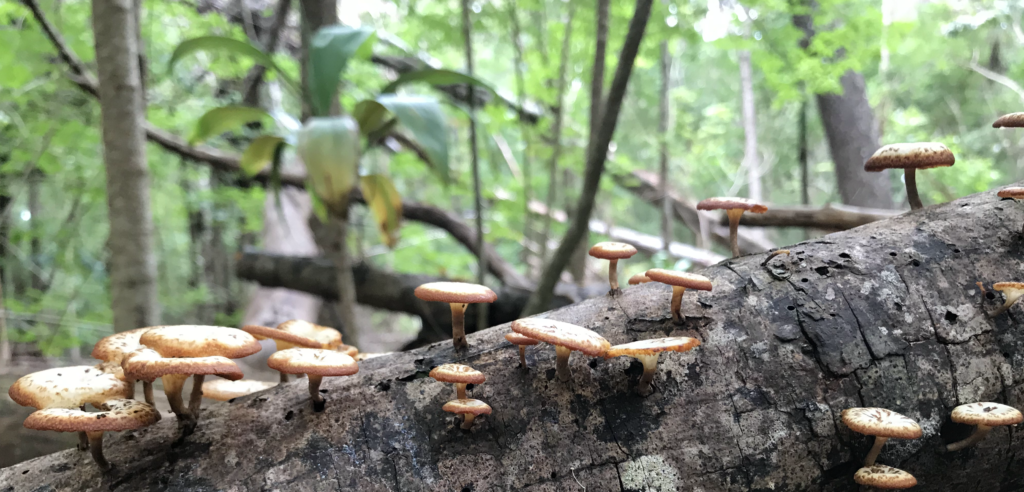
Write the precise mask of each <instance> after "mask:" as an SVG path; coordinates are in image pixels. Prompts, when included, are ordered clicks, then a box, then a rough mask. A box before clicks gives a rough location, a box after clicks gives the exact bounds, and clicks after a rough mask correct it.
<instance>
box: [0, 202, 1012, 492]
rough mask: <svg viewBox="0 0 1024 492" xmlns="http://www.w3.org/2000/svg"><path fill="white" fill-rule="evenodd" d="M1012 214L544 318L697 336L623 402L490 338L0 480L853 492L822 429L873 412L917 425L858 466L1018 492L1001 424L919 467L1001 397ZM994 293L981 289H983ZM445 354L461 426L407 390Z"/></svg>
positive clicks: (848, 471)
mask: <svg viewBox="0 0 1024 492" xmlns="http://www.w3.org/2000/svg"><path fill="white" fill-rule="evenodd" d="M1022 222H1024V208H1022V207H1019V206H1017V205H1016V204H1014V203H1007V202H1001V201H999V199H998V198H997V197H996V196H995V194H994V193H982V194H979V195H974V196H971V197H967V198H964V199H960V200H956V201H954V202H952V203H949V204H946V205H941V206H935V207H929V208H925V209H923V210H919V211H914V212H909V213H906V214H903V215H900V216H898V217H895V218H893V219H889V220H885V221H880V222H875V223H872V224H869V225H866V226H863V227H860V228H857V229H854V230H850V231H845V232H841V233H836V234H832V235H829V236H826V237H824V238H820V239H817V240H813V241H809V242H804V243H799V244H796V245H793V246H790V247H789V248H788V249H790V250H791V251H792V254H791V255H789V256H777V257H775V258H774V259H772V260H771V261H770V262H768V263H767V264H766V265H764V266H762V262H763V261H764V260H765V255H764V254H758V255H751V256H744V257H740V258H736V259H733V260H727V261H726V262H723V263H721V264H719V265H715V266H712V267H710V268H707V269H705V270H703V271H702V274H704V275H706V276H708V277H709V278H711V279H712V281H713V282H714V290H713V291H711V292H701V293H699V294H694V293H691V292H687V294H686V296H685V297H684V301H683V313H684V314H685V316H686V318H685V323H684V324H683V325H682V326H675V325H673V324H672V323H671V321H670V314H669V302H668V299H669V289H668V288H667V287H665V286H661V285H657V284H653V283H651V284H645V285H641V286H637V287H630V288H627V289H626V290H625V292H624V293H623V295H622V296H621V297H616V298H610V297H607V296H601V297H598V298H594V299H590V300H587V301H584V302H582V303H578V304H573V305H570V306H567V307H565V308H562V309H559V310H556V311H552V312H548V313H545V314H543V316H546V317H549V318H552V319H558V320H562V321H567V322H571V323H575V324H579V325H583V326H586V327H589V328H592V329H594V330H595V331H597V332H599V333H601V334H603V335H604V336H605V337H606V338H608V339H609V340H610V341H611V342H612V343H613V344H615V343H623V342H628V341H632V340H637V339H647V338H656V337H661V336H666V335H686V336H693V337H697V338H699V339H700V340H701V341H702V343H703V345H702V346H700V347H698V348H697V349H695V350H694V351H692V352H688V353H685V354H669V355H664V356H662V358H661V364H660V366H659V369H658V373H657V375H656V376H655V379H654V385H655V392H654V393H653V394H652V395H651V396H649V397H646V398H641V397H639V396H637V395H636V394H635V393H634V389H635V385H636V380H637V379H638V377H639V375H640V365H639V364H638V363H636V362H631V361H630V360H627V359H622V358H618V359H611V360H603V359H589V358H586V357H581V356H579V355H578V354H575V355H573V356H572V359H571V361H570V366H571V368H572V371H573V378H572V380H571V381H570V382H568V383H566V384H563V383H561V382H559V381H558V380H557V378H555V376H554V356H555V352H554V350H553V349H552V348H551V347H549V346H545V345H541V346H537V347H530V348H527V350H526V354H527V361H528V364H529V370H528V371H523V370H520V369H518V368H517V367H516V366H517V365H518V352H517V351H516V349H515V347H513V346H511V345H509V344H508V343H507V342H506V341H505V340H504V338H503V335H504V334H505V333H507V332H508V327H507V326H505V325H503V326H499V327H495V328H492V329H489V330H485V331H482V332H478V333H475V334H472V335H470V336H469V343H470V348H469V350H468V351H467V352H466V353H461V354H455V353H453V352H452V348H451V344H450V343H447V342H442V343H437V344H434V345H431V346H429V347H425V348H422V349H419V350H415V351H411V352H403V353H397V354H393V355H390V356H386V357H380V358H375V359H369V360H366V361H364V362H362V363H361V369H360V372H359V373H358V374H357V375H355V376H351V377H348V378H328V379H326V380H325V381H324V385H323V388H324V389H325V390H326V391H327V393H326V394H325V397H326V398H327V399H328V402H327V409H326V411H325V412H323V413H313V412H311V407H310V403H309V401H308V395H307V389H306V385H305V382H303V381H298V382H293V383H288V384H284V385H281V386H278V387H276V388H273V389H270V390H268V391H265V392H262V393H258V394H255V395H250V396H247V397H242V398H238V399H236V400H234V402H232V403H223V404H209V405H208V406H207V408H206V409H204V413H203V418H202V420H201V421H200V424H199V428H198V430H197V431H196V433H195V434H193V435H192V436H189V437H188V438H187V439H186V440H185V441H184V443H183V444H181V445H180V446H177V447H175V446H172V444H171V443H172V441H173V439H174V437H175V430H176V427H175V423H174V421H173V420H174V419H173V418H165V419H163V421H161V422H160V423H158V424H157V425H155V426H153V427H151V428H148V429H144V430H140V431H133V432H125V433H122V434H120V435H112V436H110V438H109V439H108V443H107V444H106V446H105V447H106V450H107V457H108V459H109V460H110V462H111V463H113V464H114V469H113V471H111V472H109V473H108V474H105V475H103V474H100V472H99V471H98V469H97V468H96V467H95V466H93V463H92V462H91V460H90V458H89V456H88V454H83V453H81V452H78V451H75V450H72V449H69V450H67V451H63V452H60V453H56V454H53V455H50V456H45V457H41V458H37V459H35V460H31V461H28V462H25V463H21V464H18V465H15V466H12V467H9V468H5V469H3V470H0V490H2V491H5V492H6V491H22V490H55V491H64V490H76V491H77V490H186V489H188V490H214V489H216V490H238V491H241V490H264V489H266V490H335V489H346V490H360V491H377V490H380V491H384V490H401V491H421V490H423V491H426V490H445V491H449V490H456V491H458V490H474V491H482V490H527V491H541V490H551V491H553V490H582V488H581V486H582V487H585V488H586V490H587V491H588V492H595V491H610V490H611V491H624V490H704V491H744V490H775V491H854V490H857V485H856V484H855V483H854V482H853V479H852V477H853V473H854V471H855V470H856V469H857V468H858V466H859V465H860V463H861V462H862V460H863V459H864V456H865V454H866V453H867V452H868V449H869V448H870V446H871V442H872V439H871V438H869V437H866V436H862V435H858V434H854V433H852V432H850V431H849V430H848V429H847V428H846V427H845V426H844V425H843V424H842V423H841V422H840V420H839V415H840V412H841V411H842V410H843V409H845V408H848V407H853V406H881V407H887V408H890V409H892V410H895V411H898V412H901V413H903V414H905V415H907V416H909V417H911V418H913V419H915V420H916V421H918V422H919V423H920V424H921V427H922V429H923V431H924V436H923V437H922V438H921V439H916V440H899V439H893V440H891V441H889V443H888V444H886V446H885V447H884V449H883V451H882V454H881V456H880V458H879V461H880V462H881V463H884V464H887V465H891V466H896V467H899V468H902V469H904V470H907V471H909V472H910V473H912V474H914V475H915V476H916V477H917V479H918V480H919V482H920V485H919V486H918V487H917V488H916V489H915V490H924V491H952V490H978V491H982V490H1000V491H1018V490H1024V474H1022V473H1020V470H1021V469H1022V467H1024V434H1022V433H1021V432H1019V430H1016V429H1008V428H996V429H995V430H993V431H992V433H991V434H990V435H989V436H988V438H987V439H986V440H985V441H982V442H981V443H980V444H978V445H977V446H975V447H973V448H969V449H967V450H964V451H959V452H955V453H942V452H940V450H941V449H942V447H943V445H944V444H945V443H949V442H953V441H956V440H959V439H961V438H963V437H965V436H966V435H968V434H969V433H970V432H971V430H972V429H971V428H970V427H968V426H963V425H958V424H954V423H952V422H951V421H950V418H949V415H950V410H951V409H952V408H953V407H954V406H956V405H958V404H961V403H969V402H976V401H998V402H1003V403H1006V404H1009V405H1013V406H1015V407H1017V408H1021V407H1024V330H1022V328H1021V320H1022V319H1024V311H1022V307H1021V306H1020V305H1018V306H1015V307H1013V308H1012V309H1011V310H1010V311H1009V312H1008V313H1006V314H1003V315H1000V316H998V317H995V318H987V317H986V316H985V314H984V313H985V311H986V310H994V309H995V308H996V307H997V306H999V305H1000V304H1002V299H1001V296H999V295H998V294H996V293H994V292H992V291H991V290H990V289H989V290H988V291H987V293H983V292H982V291H981V289H979V288H978V287H977V286H976V285H975V282H979V281H981V282H984V284H985V285H987V286H991V283H992V282H995V281H1003V280H1021V279H1020V277H1019V276H1017V277H1015V275H1020V273H1019V272H1021V271H1024V238H1022V236H1021V234H1020V233H1019V229H1020V224H1021V223H1022ZM989 294H996V295H991V296H990V295H989ZM453 360H457V361H460V362H463V363H466V364H470V365H472V366H473V367H475V368H476V369H478V370H480V371H482V372H484V373H485V374H486V375H487V378H488V379H487V382H486V383H484V384H482V385H478V386H476V387H474V388H472V389H471V390H470V396H471V397H473V398H479V399H482V400H484V401H486V402H488V403H489V404H490V405H491V406H492V407H493V409H494V413H493V414H492V415H489V416H481V417H479V418H478V422H477V423H476V424H474V427H473V428H472V430H470V431H463V430H461V429H459V426H458V425H457V420H456V419H454V418H453V417H451V416H450V415H449V414H446V413H444V412H442V411H441V406H442V404H444V402H446V401H447V400H449V399H452V397H453V395H454V392H453V391H452V388H451V386H450V385H446V384H441V383H437V382H435V381H434V380H432V379H430V378H428V377H427V372H428V371H429V370H430V368H431V367H433V366H435V365H438V364H441V363H445V362H449V361H453Z"/></svg>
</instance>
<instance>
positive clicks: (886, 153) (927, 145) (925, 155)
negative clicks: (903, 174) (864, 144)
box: [864, 142, 956, 173]
mask: <svg viewBox="0 0 1024 492" xmlns="http://www.w3.org/2000/svg"><path fill="white" fill-rule="evenodd" d="M955 162H956V157H954V156H953V152H951V151H950V150H949V148H948V147H946V146H945V145H942V144H940V143H938V142H919V143H897V144H889V145H886V146H885V147H882V148H880V149H878V150H876V151H875V153H874V155H872V156H871V157H870V158H869V159H868V161H867V162H865V163H864V170H865V171H868V172H872V173H877V172H882V171H884V170H886V169H930V168H933V167H949V166H952V165H953V163H955Z"/></svg>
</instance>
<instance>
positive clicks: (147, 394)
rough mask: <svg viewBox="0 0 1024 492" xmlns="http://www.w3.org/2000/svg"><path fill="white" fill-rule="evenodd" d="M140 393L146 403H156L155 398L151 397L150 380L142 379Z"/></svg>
mask: <svg viewBox="0 0 1024 492" xmlns="http://www.w3.org/2000/svg"><path fill="white" fill-rule="evenodd" d="M142 395H143V397H144V398H145V399H146V403H149V404H150V405H153V406H156V403H154V402H155V401H156V400H155V399H154V398H153V382H152V381H143V382H142ZM158 415H159V414H158Z"/></svg>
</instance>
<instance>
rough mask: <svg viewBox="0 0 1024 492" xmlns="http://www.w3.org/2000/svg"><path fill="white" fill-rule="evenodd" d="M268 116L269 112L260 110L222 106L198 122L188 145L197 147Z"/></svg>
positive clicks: (207, 113) (209, 112)
mask: <svg viewBox="0 0 1024 492" xmlns="http://www.w3.org/2000/svg"><path fill="white" fill-rule="evenodd" d="M266 116H268V114H267V112H266V111H264V110H262V109H259V108H251V107H248V106H222V107H219V108H214V109H211V110H209V111H207V112H206V114H204V115H203V116H201V117H200V118H199V121H198V122H196V127H195V129H194V130H193V131H192V137H191V138H189V140H188V143H189V144H190V145H195V144H198V143H201V142H203V141H205V140H206V139H208V138H210V137H215V136H217V135H220V134H221V133H224V132H226V131H230V130H234V129H235V128H238V127H241V126H242V125H244V124H246V123H252V122H255V121H260V120H262V119H263V118H264V117H266Z"/></svg>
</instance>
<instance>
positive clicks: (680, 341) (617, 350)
mask: <svg viewBox="0 0 1024 492" xmlns="http://www.w3.org/2000/svg"><path fill="white" fill-rule="evenodd" d="M699 345H700V340H697V339H696V338H690V337H666V338H654V339H651V340H640V341H637V342H631V343H625V344H622V345H615V346H613V347H612V348H610V349H608V352H605V354H604V356H605V358H606V359H610V358H612V357H619V356H623V355H628V356H630V357H636V356H638V355H654V354H658V353H661V352H689V351H690V350H693V349H694V348H696V347H698V346H699Z"/></svg>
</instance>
